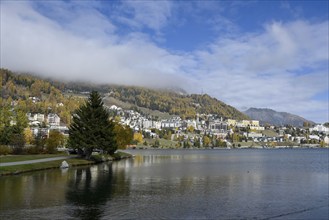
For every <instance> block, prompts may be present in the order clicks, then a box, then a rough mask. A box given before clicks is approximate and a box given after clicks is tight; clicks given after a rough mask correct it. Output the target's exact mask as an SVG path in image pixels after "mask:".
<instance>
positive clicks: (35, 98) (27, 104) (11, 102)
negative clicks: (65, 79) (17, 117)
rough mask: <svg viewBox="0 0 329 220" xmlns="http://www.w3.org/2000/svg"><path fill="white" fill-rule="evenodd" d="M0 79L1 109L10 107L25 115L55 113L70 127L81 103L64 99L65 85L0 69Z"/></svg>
mask: <svg viewBox="0 0 329 220" xmlns="http://www.w3.org/2000/svg"><path fill="white" fill-rule="evenodd" d="M0 77H1V78H0V79H1V82H2V83H1V98H0V105H1V107H2V108H4V107H9V106H11V107H15V108H16V109H19V110H20V111H23V112H26V113H27V112H31V113H44V114H48V113H57V114H58V115H59V116H60V117H61V121H62V122H63V123H65V124H70V121H71V113H72V112H73V111H74V110H75V109H76V108H78V107H79V105H80V104H79V103H80V102H81V98H77V97H75V96H64V95H63V90H64V88H65V85H64V84H62V83H52V82H51V81H48V80H44V79H40V78H38V77H34V76H31V75H27V74H16V73H13V72H11V71H9V70H6V69H0ZM55 85H56V86H55Z"/></svg>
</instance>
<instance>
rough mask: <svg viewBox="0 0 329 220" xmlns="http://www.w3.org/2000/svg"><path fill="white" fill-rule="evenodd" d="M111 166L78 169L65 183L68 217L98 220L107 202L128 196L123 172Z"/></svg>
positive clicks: (103, 165)
mask: <svg viewBox="0 0 329 220" xmlns="http://www.w3.org/2000/svg"><path fill="white" fill-rule="evenodd" d="M115 172H116V173H115V175H113V169H112V164H102V165H99V166H93V167H87V168H79V169H77V170H76V171H75V172H74V175H73V178H72V179H70V180H69V181H68V183H67V186H68V187H67V190H66V202H67V203H69V204H70V205H71V208H72V210H71V209H69V210H68V215H69V216H71V217H79V218H80V219H100V218H101V217H102V216H103V213H104V210H105V209H108V208H109V207H107V208H105V207H104V206H105V205H106V202H107V201H110V200H111V199H113V198H114V197H115V196H118V195H125V194H129V190H127V189H129V188H128V187H125V185H126V184H128V183H127V182H126V180H125V175H124V172H122V170H121V172H120V170H116V171H115Z"/></svg>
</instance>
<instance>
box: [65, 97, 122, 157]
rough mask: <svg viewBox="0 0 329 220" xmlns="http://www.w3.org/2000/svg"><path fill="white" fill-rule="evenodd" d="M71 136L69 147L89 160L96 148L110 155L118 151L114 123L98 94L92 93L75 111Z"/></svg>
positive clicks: (70, 129) (70, 130) (70, 131)
mask: <svg viewBox="0 0 329 220" xmlns="http://www.w3.org/2000/svg"><path fill="white" fill-rule="evenodd" d="M69 135H70V136H69V142H68V143H69V146H70V147H72V148H74V149H78V152H79V154H82V155H83V156H85V157H86V158H87V159H89V158H90V156H91V153H92V152H93V150H94V149H96V148H97V149H102V150H104V151H105V152H107V153H109V154H113V153H114V152H115V151H116V149H117V146H116V143H115V133H114V123H113V122H112V121H110V120H109V113H108V112H107V110H106V109H105V108H104V106H103V102H102V99H101V97H100V95H99V93H98V92H96V91H93V92H91V93H90V96H89V98H88V100H87V101H86V103H85V104H83V105H81V106H80V108H79V109H77V110H76V111H75V114H74V115H73V121H72V124H71V125H70V128H69Z"/></svg>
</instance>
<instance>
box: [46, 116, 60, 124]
mask: <svg viewBox="0 0 329 220" xmlns="http://www.w3.org/2000/svg"><path fill="white" fill-rule="evenodd" d="M47 121H48V124H49V125H51V126H52V125H54V126H59V125H60V122H61V118H60V117H59V116H58V115H57V114H52V113H51V114H49V115H48V117H47Z"/></svg>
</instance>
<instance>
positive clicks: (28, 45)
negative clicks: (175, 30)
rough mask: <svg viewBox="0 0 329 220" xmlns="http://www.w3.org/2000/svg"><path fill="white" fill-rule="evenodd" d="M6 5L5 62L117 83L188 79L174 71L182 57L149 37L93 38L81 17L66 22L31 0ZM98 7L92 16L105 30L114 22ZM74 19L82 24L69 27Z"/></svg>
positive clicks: (22, 68)
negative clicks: (51, 16)
mask: <svg viewBox="0 0 329 220" xmlns="http://www.w3.org/2000/svg"><path fill="white" fill-rule="evenodd" d="M1 8H2V15H1V66H2V67H6V68H10V69H13V70H19V71H30V72H35V73H38V74H43V75H46V76H54V77H56V78H63V79H67V80H75V79H79V80H92V81H94V82H109V83H116V84H136V85H150V84H151V83H152V85H158V84H160V85H161V86H168V85H173V84H174V85H175V84H176V83H179V82H180V81H181V80H182V79H181V78H180V77H179V76H175V75H172V74H174V73H175V71H177V68H179V65H178V64H179V62H181V57H179V56H176V55H174V54H170V53H168V52H167V51H165V50H163V49H161V48H158V47H157V46H155V45H154V44H153V43H151V42H150V41H148V40H146V39H145V38H143V37H138V38H135V37H132V36H136V35H134V34H132V35H131V36H130V37H126V38H123V39H122V38H121V39H119V37H118V36H116V35H114V34H111V33H110V34H108V35H107V38H105V39H104V36H105V35H104V36H103V37H100V38H95V37H92V36H89V37H88V36H86V35H79V33H81V32H80V31H79V30H83V28H84V27H85V25H86V24H85V22H83V21H81V17H79V16H77V17H76V19H74V20H72V19H73V18H72V17H70V18H66V22H68V25H64V27H63V26H62V25H59V24H58V23H57V22H55V21H53V20H51V19H49V18H47V17H45V16H43V15H41V14H39V13H38V12H37V11H35V10H34V9H33V8H32V7H31V5H30V4H28V3H24V4H21V3H8V4H7V3H4V4H2V5H1ZM84 11H85V10H83V12H84ZM93 11H94V10H90V11H89V13H88V16H87V17H89V18H96V19H94V21H95V25H99V26H98V27H95V28H97V29H98V30H99V32H103V31H105V30H106V29H107V28H108V26H109V22H107V21H106V19H105V18H104V17H103V16H100V15H99V13H98V12H97V13H96V12H93ZM81 13H82V12H76V13H75V14H79V15H80V14H81ZM63 14H65V13H63ZM72 24H74V25H73V26H74V27H76V28H75V29H73V30H72V29H69V30H67V28H68V27H71V26H72ZM102 24H103V25H102ZM104 24H105V25H104ZM87 26H90V25H89V23H88V24H87ZM18 27H19V28H18ZM92 28H93V27H92ZM77 29H79V30H78V31H77ZM87 29H88V31H90V29H91V28H87ZM98 36H99V35H98ZM111 39H117V40H114V41H112V40H111ZM115 42H116V43H115Z"/></svg>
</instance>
